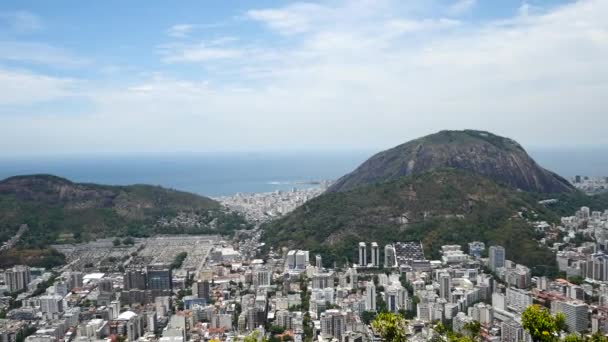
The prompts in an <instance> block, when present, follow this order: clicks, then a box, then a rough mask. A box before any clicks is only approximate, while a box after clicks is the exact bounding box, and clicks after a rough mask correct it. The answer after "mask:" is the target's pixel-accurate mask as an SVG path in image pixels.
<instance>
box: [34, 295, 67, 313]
mask: <svg viewBox="0 0 608 342" xmlns="http://www.w3.org/2000/svg"><path fill="white" fill-rule="evenodd" d="M39 300H40V311H41V312H42V313H43V314H45V315H46V316H47V317H49V318H50V317H52V315H53V314H54V313H59V312H63V297H61V296H59V295H44V296H40V297H39Z"/></svg>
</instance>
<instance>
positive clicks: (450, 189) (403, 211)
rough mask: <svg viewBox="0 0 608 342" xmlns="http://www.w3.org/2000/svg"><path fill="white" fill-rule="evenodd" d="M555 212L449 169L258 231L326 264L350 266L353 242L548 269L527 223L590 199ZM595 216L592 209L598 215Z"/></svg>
mask: <svg viewBox="0 0 608 342" xmlns="http://www.w3.org/2000/svg"><path fill="white" fill-rule="evenodd" d="M560 196H561V197H560V198H561V202H560V203H559V204H557V205H556V206H557V207H556V208H551V207H545V206H543V205H541V204H538V200H539V199H543V198H545V197H542V195H539V194H533V193H527V192H523V191H520V190H517V189H514V188H512V187H509V186H506V185H501V184H498V183H497V182H495V181H493V180H492V179H489V178H486V177H483V176H479V175H476V174H472V173H470V172H466V171H462V170H456V169H440V170H433V171H429V172H426V173H422V174H416V175H412V176H409V177H402V178H399V179H397V180H394V181H389V182H384V183H378V184H372V185H368V186H361V187H357V188H355V189H353V190H350V191H344V192H335V193H326V194H323V195H321V196H319V197H317V198H315V199H313V200H311V201H309V202H307V203H306V204H304V205H303V206H301V207H300V208H298V209H296V210H295V211H294V212H292V213H290V214H288V215H287V216H285V217H283V218H281V219H279V220H277V221H274V222H271V223H269V224H268V225H267V226H265V233H264V234H265V235H264V237H265V239H266V241H267V242H269V243H270V245H272V246H289V247H293V248H302V249H309V250H311V251H314V252H321V253H323V256H324V257H326V256H327V257H328V258H330V259H328V261H329V260H332V259H333V260H337V261H339V262H343V261H345V260H347V259H348V260H350V261H355V260H356V255H355V251H356V245H357V242H359V241H368V242H371V241H377V242H378V243H380V244H381V245H382V244H385V243H391V242H394V241H411V240H420V241H422V242H423V244H424V246H425V250H426V251H427V253H428V254H429V255H427V257H438V251H439V249H440V246H441V245H443V244H453V243H457V244H460V245H462V246H465V247H466V244H467V243H468V242H471V241H483V242H486V243H488V244H500V245H503V246H504V247H505V248H506V249H507V253H508V255H509V258H510V259H512V260H514V261H516V262H524V263H525V264H527V265H530V266H534V265H553V264H554V261H555V257H554V255H553V254H552V253H551V252H550V251H549V250H548V249H546V248H545V247H542V246H539V244H538V243H537V241H536V236H535V233H534V229H533V228H532V227H531V226H530V224H529V222H530V221H534V220H538V219H544V220H549V221H551V222H557V221H558V220H559V215H558V214H559V213H560V212H562V211H563V212H566V211H569V210H572V211H570V214H569V215H571V214H573V213H574V211H573V210H574V208H575V206H577V205H584V204H590V201H592V198H589V197H586V196H585V195H583V194H580V193H577V192H575V193H568V194H563V195H560ZM598 209H599V208H598Z"/></svg>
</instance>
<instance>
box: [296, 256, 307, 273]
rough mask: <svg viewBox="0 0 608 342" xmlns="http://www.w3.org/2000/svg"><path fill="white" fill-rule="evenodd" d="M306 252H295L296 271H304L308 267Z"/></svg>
mask: <svg viewBox="0 0 608 342" xmlns="http://www.w3.org/2000/svg"><path fill="white" fill-rule="evenodd" d="M308 263H309V260H308V251H297V252H296V267H295V269H296V270H305V269H306V266H308Z"/></svg>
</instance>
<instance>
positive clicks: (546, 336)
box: [521, 305, 565, 342]
mask: <svg viewBox="0 0 608 342" xmlns="http://www.w3.org/2000/svg"><path fill="white" fill-rule="evenodd" d="M521 318H522V325H523V327H524V329H525V330H526V331H527V332H528V333H529V334H530V336H531V337H532V340H533V341H534V342H552V341H557V333H558V332H559V331H560V330H562V329H563V328H564V325H565V318H564V315H563V314H561V313H558V314H557V315H555V316H552V315H551V314H550V313H549V310H547V309H545V308H543V307H541V306H538V305H530V306H529V307H528V308H526V310H524V312H523V314H522V315H521Z"/></svg>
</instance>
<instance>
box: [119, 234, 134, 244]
mask: <svg viewBox="0 0 608 342" xmlns="http://www.w3.org/2000/svg"><path fill="white" fill-rule="evenodd" d="M122 244H123V245H134V244H135V240H133V238H132V237H130V236H129V237H126V238H125V239H124V240H122Z"/></svg>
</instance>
